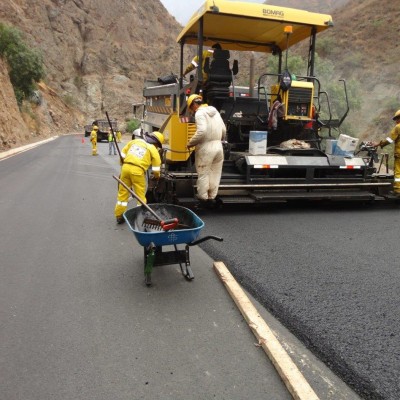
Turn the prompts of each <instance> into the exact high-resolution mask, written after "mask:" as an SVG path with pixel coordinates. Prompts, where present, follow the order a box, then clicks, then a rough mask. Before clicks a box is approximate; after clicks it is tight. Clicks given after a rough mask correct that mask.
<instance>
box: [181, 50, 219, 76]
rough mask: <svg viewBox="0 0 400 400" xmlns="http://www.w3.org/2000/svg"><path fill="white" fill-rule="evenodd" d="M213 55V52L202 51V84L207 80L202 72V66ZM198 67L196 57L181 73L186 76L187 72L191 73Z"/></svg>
mask: <svg viewBox="0 0 400 400" xmlns="http://www.w3.org/2000/svg"><path fill="white" fill-rule="evenodd" d="M212 55H213V50H204V51H203V57H202V58H203V59H202V65H201V70H202V72H203V83H204V82H206V81H207V80H208V74H206V73H205V72H204V64H205V63H206V58H210V57H212ZM198 66H199V57H198V56H196V57H194V58H193V60H192V62H191V63H190V64H189V65H188V66H187V67H186V69H185V72H184V73H183V76H185V75H187V74H188V73H189V72H191V71H193V70H194V69H196V68H197V67H198Z"/></svg>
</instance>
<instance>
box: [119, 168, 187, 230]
mask: <svg viewBox="0 0 400 400" xmlns="http://www.w3.org/2000/svg"><path fill="white" fill-rule="evenodd" d="M113 178H114V179H115V180H116V181H118V182H119V183H120V184H121V185H122V186H123V187H124V188H125V189H126V190H127V191H128V192H129V193H130V194H131V195H132V196H133V197H134V198H135V199H136V200H137V201H139V202H140V203H141V204H142V206H144V207H145V208H146V209H147V210H148V211H150V212H151V213H152V214H153V216H154V217H156V218H157V219H156V220H154V219H150V218H146V219H144V220H143V226H145V227H146V228H152V229H155V230H164V231H168V230H170V229H175V228H176V227H177V226H178V224H179V220H178V218H169V219H167V220H163V219H162V218H161V217H160V216H159V215H158V214H157V213H156V212H155V211H154V210H152V209H151V208H150V207H149V206H148V205H147V204H146V203H145V202H144V201H143V200H142V199H141V198H140V197H139V196H138V195H137V194H136V193H135V192H134V191H133V190H132V189H131V188H130V187H129V186H127V185H126V184H125V183H124V182H122V181H121V179H119V178H117V177H116V176H115V175H113Z"/></svg>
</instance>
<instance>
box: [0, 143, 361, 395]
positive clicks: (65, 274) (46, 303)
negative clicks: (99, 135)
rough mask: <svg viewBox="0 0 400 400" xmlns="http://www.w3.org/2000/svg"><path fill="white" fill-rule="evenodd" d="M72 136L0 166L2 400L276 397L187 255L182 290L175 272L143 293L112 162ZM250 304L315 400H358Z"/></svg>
mask: <svg viewBox="0 0 400 400" xmlns="http://www.w3.org/2000/svg"><path fill="white" fill-rule="evenodd" d="M81 139H82V137H81V136H68V137H62V138H59V139H56V140H54V141H52V142H49V143H46V144H43V145H41V146H39V147H36V148H34V149H32V150H30V151H26V152H25V153H21V154H19V155H16V156H13V157H11V158H8V159H2V160H0V166H1V168H0V187H1V192H0V220H1V242H0V259H1V263H0V268H1V270H0V273H1V278H2V279H1V280H0V304H1V309H0V336H1V341H0V386H1V398H2V399H5V400H26V399H29V400H36V399H37V400H47V399H57V400H63V399H66V400H67V399H68V400H76V399H82V400H88V399H93V400H102V399H105V400H109V399H118V400H125V399H129V400H132V399H152V400H153V399H163V400H164V399H166V400H168V399H171V400H179V399H186V400H188V399H211V398H215V399H230V400H231V399H238V400H240V399H248V398H251V399H267V400H280V399H289V398H290V395H289V393H288V391H287V389H286V387H285V386H284V385H283V383H282V382H281V380H280V378H279V376H278V374H277V373H276V371H275V369H274V368H273V366H272V364H271V362H270V361H269V360H268V358H267V357H266V355H265V353H264V352H263V350H262V349H261V348H260V347H257V346H255V337H254V336H253V334H252V333H251V331H250V329H249V328H248V326H247V324H246V323H245V321H244V320H243V318H242V316H241V315H240V313H239V311H238V310H237V308H236V306H235V305H234V303H233V301H232V299H231V298H230V297H229V295H228V294H227V292H226V290H225V288H224V287H223V285H222V284H221V282H220V281H219V280H218V278H217V277H216V274H215V273H214V272H213V270H212V259H211V258H209V256H208V255H207V254H205V253H204V252H203V251H202V250H201V249H200V248H199V247H193V248H192V249H191V264H192V268H193V272H194V274H195V277H196V278H195V279H194V281H192V282H187V281H186V280H185V279H184V278H183V277H182V275H181V274H180V269H179V266H176V265H174V266H168V267H163V268H159V269H158V270H157V271H156V272H155V273H154V274H153V275H154V276H153V281H154V286H153V287H152V288H150V289H149V288H147V287H146V286H145V285H144V284H143V271H142V265H143V249H142V247H140V246H139V245H138V244H137V242H136V241H135V240H134V237H133V235H132V233H131V232H130V231H129V230H128V229H127V227H126V225H122V226H120V225H118V226H117V225H116V224H115V221H114V217H113V208H114V204H115V196H116V183H115V181H114V180H113V179H112V178H111V176H112V174H114V173H116V172H118V171H119V163H118V159H117V157H114V156H108V154H107V153H108V151H107V144H99V153H100V155H99V156H98V157H92V156H91V155H90V154H91V149H90V145H89V143H88V141H87V140H86V141H85V143H82V142H81ZM213 230H214V227H213V225H212V224H211V223H210V229H208V228H207V227H206V228H205V231H206V233H207V234H211V233H215V232H212V231H213ZM227 239H228V241H227V242H223V245H225V244H229V237H228V238H227ZM219 244H220V245H222V244H221V243H219ZM216 248H217V246H216V247H215V249H216ZM236 253H237V251H234V253H233V255H234V256H236ZM228 265H229V264H228ZM255 304H256V305H257V303H255ZM258 306H259V305H258ZM259 307H260V309H259V311H260V313H261V314H262V315H263V316H264V318H265V319H267V320H268V323H269V324H270V326H271V327H272V328H273V329H274V331H275V332H276V334H277V335H278V336H279V337H280V339H281V340H282V343H283V344H284V346H285V347H286V348H287V349H288V351H289V353H290V355H291V356H292V357H293V358H294V359H295V361H296V362H297V363H298V366H299V368H300V369H301V370H302V372H303V373H304V374H305V376H306V378H307V379H308V380H309V382H310V384H311V385H312V387H313V388H314V390H315V391H316V392H317V393H318V395H319V396H320V398H321V399H330V400H331V399H332V400H338V399H340V400H353V399H354V400H355V399H358V396H357V395H355V394H354V393H353V392H352V391H351V390H349V389H348V387H347V386H346V385H345V384H343V383H342V382H341V381H340V380H339V379H337V377H335V376H334V375H333V374H331V373H330V371H329V370H327V369H326V367H325V366H324V365H323V364H322V363H321V362H320V361H319V360H318V359H316V358H315V357H313V355H312V354H311V353H309V352H308V351H307V350H306V349H305V348H304V346H302V345H301V343H300V342H299V341H298V340H297V339H296V338H295V337H293V336H292V335H291V334H290V333H289V332H288V331H287V330H285V329H284V328H283V327H282V326H281V325H280V324H279V322H278V321H276V320H275V319H274V318H273V317H272V316H271V315H270V314H269V313H268V312H267V311H266V310H265V309H263V308H262V307H261V306H259Z"/></svg>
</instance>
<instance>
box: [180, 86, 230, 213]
mask: <svg viewBox="0 0 400 400" xmlns="http://www.w3.org/2000/svg"><path fill="white" fill-rule="evenodd" d="M187 106H188V108H189V110H190V112H191V113H192V114H194V116H195V122H196V132H195V134H194V135H193V137H192V138H191V139H190V141H189V143H188V148H190V147H193V146H195V155H196V157H195V167H196V172H197V198H198V199H199V200H200V202H201V203H205V205H207V206H214V205H215V203H216V200H215V198H216V196H217V194H218V186H219V182H220V180H221V174H222V166H223V163H224V150H223V146H222V141H224V140H225V138H226V126H225V124H224V121H223V120H222V118H221V115H220V114H219V112H218V111H217V109H216V108H215V107H212V106H209V105H208V104H203V98H202V97H201V96H200V95H198V94H192V95H191V96H189V98H188V101H187Z"/></svg>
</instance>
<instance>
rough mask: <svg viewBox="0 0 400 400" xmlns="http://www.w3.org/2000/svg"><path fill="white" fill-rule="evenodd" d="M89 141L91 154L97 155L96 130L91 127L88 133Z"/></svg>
mask: <svg viewBox="0 0 400 400" xmlns="http://www.w3.org/2000/svg"><path fill="white" fill-rule="evenodd" d="M90 141H91V142H92V156H97V130H96V129H93V130H92V132H91V133H90Z"/></svg>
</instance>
